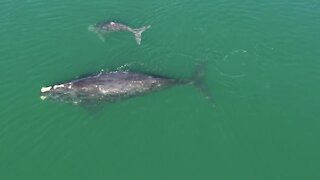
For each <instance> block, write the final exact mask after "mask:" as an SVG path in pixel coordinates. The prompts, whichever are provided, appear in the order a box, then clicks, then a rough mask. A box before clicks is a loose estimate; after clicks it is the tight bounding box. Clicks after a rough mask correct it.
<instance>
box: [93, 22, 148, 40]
mask: <svg viewBox="0 0 320 180" xmlns="http://www.w3.org/2000/svg"><path fill="white" fill-rule="evenodd" d="M150 27H151V26H150V25H148V26H143V27H141V28H136V29H135V28H131V27H129V26H127V25H124V24H121V23H119V22H114V21H105V22H100V23H97V24H95V25H90V26H89V27H88V30H89V31H93V32H95V33H97V34H98V36H99V38H100V39H101V40H102V41H104V35H106V34H108V33H110V32H117V31H128V32H132V33H133V34H134V37H135V40H136V42H137V44H138V45H140V44H141V35H142V32H144V31H145V30H147V29H149V28H150Z"/></svg>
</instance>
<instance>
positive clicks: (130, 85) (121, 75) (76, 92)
mask: <svg viewBox="0 0 320 180" xmlns="http://www.w3.org/2000/svg"><path fill="white" fill-rule="evenodd" d="M183 84H191V85H194V86H196V87H198V89H200V90H201V92H203V94H204V95H206V97H207V98H208V99H211V96H210V94H209V91H208V89H207V87H206V85H205V83H204V73H203V68H201V66H200V68H197V70H196V71H195V73H194V75H193V76H192V77H191V78H188V79H176V78H170V77H164V76H158V75H151V74H146V73H141V72H131V71H111V72H100V73H99V74H96V75H92V76H87V77H83V78H79V79H75V80H71V81H68V82H65V83H61V84H56V85H51V86H46V87H42V88H41V90H40V91H41V92H40V98H41V99H43V100H45V99H49V100H55V101H60V102H66V103H74V104H82V103H98V102H102V101H107V102H114V101H118V100H122V99H127V98H130V97H134V96H140V95H144V94H147V93H150V92H154V91H157V90H160V89H165V88H168V87H172V86H174V85H183Z"/></svg>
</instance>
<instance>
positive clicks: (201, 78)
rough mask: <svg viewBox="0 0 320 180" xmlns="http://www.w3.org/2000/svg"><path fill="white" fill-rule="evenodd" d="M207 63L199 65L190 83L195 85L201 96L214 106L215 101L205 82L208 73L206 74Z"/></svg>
mask: <svg viewBox="0 0 320 180" xmlns="http://www.w3.org/2000/svg"><path fill="white" fill-rule="evenodd" d="M205 66H206V62H202V63H200V64H198V65H197V67H196V69H195V71H194V73H193V75H192V77H191V78H190V79H189V83H191V84H192V85H194V86H195V87H196V88H197V89H198V90H199V91H200V92H201V94H202V95H203V96H204V97H205V98H206V99H207V100H208V101H209V102H210V103H211V104H212V105H214V101H213V98H212V94H211V92H210V89H209V88H208V85H207V83H206V82H205V78H206V73H205Z"/></svg>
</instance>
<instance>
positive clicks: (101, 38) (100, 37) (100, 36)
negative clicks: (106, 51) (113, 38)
mask: <svg viewBox="0 0 320 180" xmlns="http://www.w3.org/2000/svg"><path fill="white" fill-rule="evenodd" d="M97 34H98V38H99V39H100V40H101V41H102V42H105V41H106V40H105V38H104V36H103V35H102V34H101V33H97Z"/></svg>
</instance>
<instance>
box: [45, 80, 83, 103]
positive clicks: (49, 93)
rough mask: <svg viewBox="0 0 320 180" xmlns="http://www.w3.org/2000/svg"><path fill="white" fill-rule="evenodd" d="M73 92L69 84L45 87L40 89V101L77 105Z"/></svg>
mask: <svg viewBox="0 0 320 180" xmlns="http://www.w3.org/2000/svg"><path fill="white" fill-rule="evenodd" d="M74 91H75V90H74V89H73V88H72V87H71V84H69V83H66V84H59V85H53V86H46V87H42V88H41V89H40V99H42V100H54V101H60V102H73V103H75V104H77V102H76V101H74V99H75V96H74V95H75V92H74Z"/></svg>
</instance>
